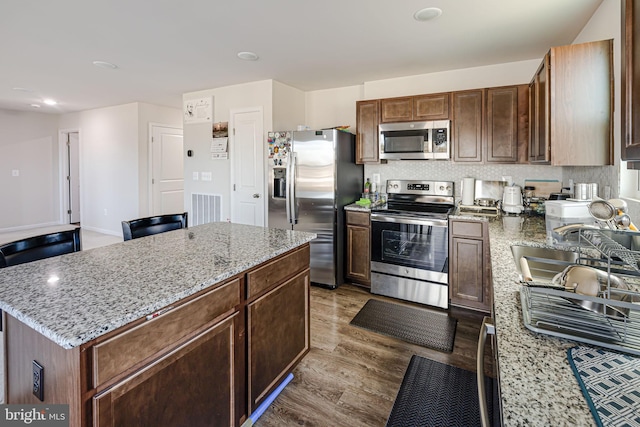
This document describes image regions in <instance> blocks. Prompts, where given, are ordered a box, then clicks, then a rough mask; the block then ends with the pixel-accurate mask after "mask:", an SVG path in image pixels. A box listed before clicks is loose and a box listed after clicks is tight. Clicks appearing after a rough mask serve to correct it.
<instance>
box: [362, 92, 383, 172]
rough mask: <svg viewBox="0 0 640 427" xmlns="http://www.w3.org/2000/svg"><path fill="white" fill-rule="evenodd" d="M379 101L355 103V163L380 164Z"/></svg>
mask: <svg viewBox="0 0 640 427" xmlns="http://www.w3.org/2000/svg"><path fill="white" fill-rule="evenodd" d="M379 117H380V101H379V100H377V99H375V100H373V101H358V102H356V122H357V124H356V128H357V131H356V163H358V164H363V163H380V147H379V146H378V122H379Z"/></svg>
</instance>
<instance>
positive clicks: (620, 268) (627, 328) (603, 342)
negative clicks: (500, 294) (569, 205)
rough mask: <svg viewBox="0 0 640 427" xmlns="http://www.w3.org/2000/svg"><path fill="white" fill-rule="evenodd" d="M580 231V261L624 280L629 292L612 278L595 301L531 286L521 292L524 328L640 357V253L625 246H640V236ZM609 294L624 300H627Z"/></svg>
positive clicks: (536, 285)
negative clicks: (600, 309)
mask: <svg viewBox="0 0 640 427" xmlns="http://www.w3.org/2000/svg"><path fill="white" fill-rule="evenodd" d="M578 232H579V243H580V247H579V249H578V253H579V260H578V263H579V264H583V265H588V266H591V267H596V268H599V269H601V270H604V271H606V272H607V273H609V275H608V277H610V275H611V274H615V275H616V276H619V277H621V278H623V279H624V281H625V282H626V283H627V284H628V285H629V288H630V289H629V290H623V289H617V288H615V287H612V286H611V280H610V278H609V279H608V280H607V285H606V288H605V287H604V286H603V288H602V292H601V293H600V294H599V295H598V296H596V297H594V296H588V295H580V294H576V293H574V292H568V291H564V290H559V289H557V288H554V287H551V286H549V284H548V283H546V285H547V286H546V287H545V283H543V282H530V285H529V286H528V285H523V286H522V288H521V291H520V300H521V303H522V314H523V320H524V324H525V327H526V328H527V329H529V330H531V331H534V332H538V333H542V334H546V335H552V336H556V337H560V338H566V339H570V340H575V341H580V342H584V343H588V344H592V345H597V346H601V347H605V348H610V349H613V350H617V351H621V352H625V353H631V354H634V355H640V291H638V289H640V266H639V262H640V252H639V251H637V250H632V249H630V248H634V245H633V244H630V245H629V247H627V246H626V244H629V243H630V242H632V243H638V245H639V246H638V247H640V233H638V232H635V233H632V232H624V231H610V230H600V229H591V228H582V229H580V230H579V231H578ZM620 241H622V242H623V243H625V245H623V244H621V243H620ZM634 249H635V248H634ZM594 250H595V252H594ZM594 255H595V256H594ZM598 255H599V256H600V257H599V258H598V257H597V256H598ZM611 296H617V297H618V298H621V297H623V296H624V298H625V299H626V301H621V300H618V299H612V298H611ZM581 301H590V302H592V303H596V304H604V306H605V307H607V306H608V307H609V308H610V309H607V310H604V311H605V313H596V312H593V311H590V310H588V309H586V308H583V307H582V306H580V305H579V304H580V302H581ZM627 310H628V314H627V315H623V314H622V313H621V312H624V313H627ZM612 313H613V314H612Z"/></svg>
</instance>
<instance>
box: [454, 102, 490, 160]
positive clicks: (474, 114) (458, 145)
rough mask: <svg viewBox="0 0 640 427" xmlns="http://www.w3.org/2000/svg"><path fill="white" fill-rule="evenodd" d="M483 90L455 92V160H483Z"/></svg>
mask: <svg viewBox="0 0 640 427" xmlns="http://www.w3.org/2000/svg"><path fill="white" fill-rule="evenodd" d="M482 106H483V90H470V91H464V92H454V93H453V160H454V161H456V162H481V161H482V118H483V116H482Z"/></svg>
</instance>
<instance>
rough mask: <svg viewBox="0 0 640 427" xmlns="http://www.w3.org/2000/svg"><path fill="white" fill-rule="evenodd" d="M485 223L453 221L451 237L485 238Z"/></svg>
mask: <svg viewBox="0 0 640 427" xmlns="http://www.w3.org/2000/svg"><path fill="white" fill-rule="evenodd" d="M483 229H484V223H482V222H479V221H452V222H451V235H453V236H464V237H478V238H482V237H483Z"/></svg>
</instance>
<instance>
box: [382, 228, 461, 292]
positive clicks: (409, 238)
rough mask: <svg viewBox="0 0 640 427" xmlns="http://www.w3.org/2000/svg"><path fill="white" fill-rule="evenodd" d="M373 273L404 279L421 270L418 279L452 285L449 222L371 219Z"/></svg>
mask: <svg viewBox="0 0 640 427" xmlns="http://www.w3.org/2000/svg"><path fill="white" fill-rule="evenodd" d="M371 261H372V270H373V269H374V268H373V266H374V264H373V263H375V265H376V268H375V270H378V271H379V270H382V272H387V273H390V274H397V275H403V272H405V271H407V268H408V269H410V270H409V271H411V270H420V272H418V273H414V274H417V275H418V278H420V279H422V280H430V281H434V282H438V283H444V284H447V283H448V272H449V244H448V227H447V221H446V220H445V221H438V220H422V219H416V218H403V217H401V216H385V215H372V216H371Z"/></svg>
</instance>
